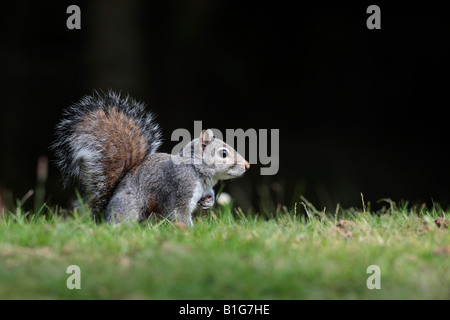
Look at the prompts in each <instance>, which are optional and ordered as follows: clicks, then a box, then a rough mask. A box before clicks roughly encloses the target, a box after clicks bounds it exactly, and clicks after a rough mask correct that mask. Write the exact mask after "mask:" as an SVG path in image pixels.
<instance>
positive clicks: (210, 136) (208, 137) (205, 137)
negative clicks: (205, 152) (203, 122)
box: [199, 129, 214, 149]
mask: <svg viewBox="0 0 450 320" xmlns="http://www.w3.org/2000/svg"><path fill="white" fill-rule="evenodd" d="M199 140H200V143H201V145H202V148H203V149H205V148H206V146H207V145H208V144H210V143H211V141H213V140H214V133H213V132H212V130H211V129H208V130H203V131H202V133H201V134H200V138H199Z"/></svg>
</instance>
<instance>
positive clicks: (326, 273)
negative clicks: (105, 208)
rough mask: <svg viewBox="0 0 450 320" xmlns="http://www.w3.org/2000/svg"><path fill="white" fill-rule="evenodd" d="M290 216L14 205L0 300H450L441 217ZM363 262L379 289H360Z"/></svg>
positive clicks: (3, 241)
mask: <svg viewBox="0 0 450 320" xmlns="http://www.w3.org/2000/svg"><path fill="white" fill-rule="evenodd" d="M300 209H301V210H300ZM304 209H306V210H307V213H308V217H307V216H306V215H305V214H304V213H305V210H304ZM44 211H45V212H44ZM292 211H294V209H293V210H292ZM295 211H297V212H296V213H294V212H287V210H285V211H281V210H279V212H278V213H277V214H275V215H274V216H273V217H271V218H268V219H267V218H266V219H263V218H259V217H257V216H255V215H252V216H249V217H245V216H244V215H243V214H242V212H239V211H235V210H231V209H229V208H225V209H221V210H216V212H215V214H208V215H205V216H203V217H198V218H196V219H195V220H194V224H195V227H194V228H192V229H186V228H183V226H181V227H180V226H177V225H174V224H172V223H170V222H167V221H165V222H160V223H155V222H153V223H142V224H131V225H127V224H124V225H118V226H115V225H109V224H105V223H99V224H95V223H93V222H92V221H91V219H90V218H89V217H80V216H76V215H75V216H73V215H71V216H70V217H66V218H64V217H61V216H59V215H57V214H51V210H50V209H48V208H46V209H45V210H41V214H40V215H31V214H28V215H27V214H25V213H24V212H23V210H22V209H20V207H19V208H18V209H16V210H15V211H14V212H6V213H4V215H3V216H0V299H28V298H33V299H34V298H38V299H141V298H142V299H449V298H450V272H449V270H450V262H449V261H450V260H449V259H450V256H449V255H450V230H449V229H446V228H444V227H443V226H441V227H438V226H437V225H436V224H435V223H434V219H436V218H438V217H444V218H445V217H446V216H447V217H448V213H446V212H443V211H442V210H430V211H427V209H426V208H421V209H417V208H408V207H407V206H406V205H405V206H403V207H401V208H399V207H396V206H392V207H391V208H390V209H387V210H385V211H386V212H383V213H381V214H380V213H377V214H375V213H370V212H369V211H370V209H366V208H364V209H363V210H356V209H350V210H344V211H342V210H340V212H339V216H338V217H335V216H333V215H327V216H325V215H323V214H321V213H320V212H318V211H316V210H315V209H314V208H313V207H312V205H310V204H308V203H307V204H305V207H303V206H301V205H300V204H299V205H298V206H297V207H296V209H295ZM300 211H302V212H303V214H301V213H300ZM43 212H44V213H45V215H42V213H43ZM341 219H345V220H347V221H351V222H348V223H347V224H346V225H344V226H342V224H341V225H340V224H339V221H340V220H341ZM69 265H78V266H79V267H80V268H81V290H69V289H67V287H66V280H67V278H68V277H69V276H70V275H69V274H67V273H66V270H67V267H68V266H69ZM370 265H377V266H379V267H380V269H381V289H380V290H369V289H368V288H367V286H366V281H367V278H368V277H369V276H370V274H367V273H366V270H367V267H368V266H370Z"/></svg>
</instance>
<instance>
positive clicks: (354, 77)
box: [0, 0, 450, 211]
mask: <svg viewBox="0 0 450 320" xmlns="http://www.w3.org/2000/svg"><path fill="white" fill-rule="evenodd" d="M70 4H77V5H79V6H80V8H81V26H82V29H81V30H68V29H67V28H66V19H67V18H68V16H69V15H68V14H66V8H67V7H68V6H69V5H70ZM370 4H377V5H379V6H380V8H381V26H382V29H381V30H368V29H367V27H366V19H367V18H368V16H369V15H368V14H367V13H366V9H367V7H368V6H369V5H370ZM0 24H1V26H0V36H1V42H0V63H1V72H0V88H1V92H0V93H1V94H0V155H1V156H0V185H1V186H2V187H3V190H5V189H6V190H11V191H12V192H13V194H14V196H15V197H18V198H20V197H21V196H23V195H24V194H25V193H26V192H27V191H28V190H29V189H32V188H34V186H35V184H36V163H37V158H38V157H39V155H47V156H48V157H49V159H50V161H51V160H52V158H53V156H52V153H51V152H50V150H49V145H50V144H51V142H52V140H53V138H54V136H53V133H54V128H55V125H56V123H57V122H58V120H59V119H60V117H61V110H62V109H63V108H64V107H67V106H68V105H70V103H71V102H74V101H76V100H78V99H80V98H81V97H82V96H83V95H85V94H90V93H92V91H93V89H103V90H107V89H109V88H112V89H115V90H122V92H125V93H129V94H130V95H132V96H134V97H136V98H138V99H139V100H141V101H144V102H146V103H147V105H148V108H149V110H152V111H154V112H155V113H156V114H157V115H158V121H159V123H160V124H161V126H162V128H163V132H164V137H165V140H166V141H165V144H164V146H163V148H162V149H161V151H164V152H170V150H171V149H172V147H173V146H174V145H175V144H176V143H175V142H171V141H170V135H171V133H172V131H173V130H174V129H176V128H187V129H188V130H190V131H191V132H192V131H193V121H194V120H203V126H204V127H215V128H218V129H222V130H224V129H226V128H243V129H244V130H246V129H248V128H255V129H265V128H266V129H272V128H274V129H280V170H279V172H278V174H277V175H276V176H272V177H261V176H260V175H259V168H258V165H254V166H253V167H252V169H251V170H250V171H249V172H248V173H247V174H246V176H245V177H244V178H242V179H240V180H238V181H234V182H227V184H226V188H227V190H228V191H229V192H231V193H232V194H233V196H234V197H235V198H236V201H237V202H238V203H239V204H240V205H242V206H243V207H244V208H248V207H253V208H254V209H255V210H259V206H260V205H261V203H263V204H265V205H267V206H268V205H269V203H274V204H276V203H278V202H279V203H283V204H286V205H288V206H289V205H291V204H292V202H293V201H298V200H299V195H300V194H303V195H305V196H306V198H308V199H309V200H310V201H311V202H313V203H314V204H315V205H316V206H318V207H323V206H327V208H328V209H329V210H331V211H333V210H334V208H335V206H336V204H337V203H340V205H341V206H342V207H349V206H361V199H360V193H361V192H362V193H363V194H364V198H365V200H366V201H371V202H372V203H375V202H376V201H377V200H379V199H381V198H385V197H388V198H391V199H393V200H395V201H398V200H400V199H407V200H409V201H411V202H418V203H420V202H427V203H428V204H430V203H431V202H432V201H434V202H439V203H441V204H442V205H443V206H448V205H449V204H450V179H449V178H450V170H449V166H448V157H447V148H448V144H447V140H448V138H449V136H450V134H449V133H448V128H447V127H448V122H449V121H448V113H447V112H446V107H448V106H449V101H448V92H449V71H450V70H449V69H450V68H449V67H450V62H449V57H450V55H449V53H450V52H449V51H450V46H449V44H450V37H449V35H450V33H449V31H450V30H449V29H450V22H449V18H448V13H446V11H445V10H444V8H443V7H442V6H441V5H440V2H429V1H428V2H423V3H422V4H421V5H414V4H412V3H411V2H406V1H404V2H397V1H396V4H395V5H394V4H392V3H386V2H384V1H375V2H366V1H355V2H354V3H342V1H340V2H338V3H336V2H330V3H326V2H318V3H317V4H316V5H312V4H296V5H294V4H293V3H291V2H273V1H272V2H269V3H266V4H264V3H262V2H244V1H208V0H195V1H193V0H190V1H179V2H171V1H158V2H153V1H105V0H103V1H95V2H94V1H91V2H80V1H78V2H67V1H58V2H54V3H49V2H42V1H40V2H37V1H21V2H14V3H9V4H2V8H1V15H0ZM47 196H48V197H51V202H52V203H54V204H55V203H56V204H62V205H66V204H67V200H68V199H69V198H70V197H72V196H73V191H72V190H67V191H63V190H62V184H61V182H60V176H59V173H58V171H57V169H56V168H55V167H54V165H53V164H52V163H51V165H50V168H49V179H48V181H47ZM374 205H375V204H374Z"/></svg>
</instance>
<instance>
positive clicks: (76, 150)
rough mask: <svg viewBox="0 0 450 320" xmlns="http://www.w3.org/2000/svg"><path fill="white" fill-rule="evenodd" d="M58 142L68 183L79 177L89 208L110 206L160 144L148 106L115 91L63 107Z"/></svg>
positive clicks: (57, 131)
mask: <svg viewBox="0 0 450 320" xmlns="http://www.w3.org/2000/svg"><path fill="white" fill-rule="evenodd" d="M56 134H57V139H56V141H55V143H54V144H53V146H52V147H53V149H54V150H55V153H56V158H57V164H58V167H59V168H60V170H61V172H62V174H63V178H64V183H65V184H66V185H67V183H68V182H69V181H70V180H72V179H73V178H77V179H78V180H79V181H80V182H81V184H82V185H83V187H84V189H85V192H86V193H87V196H88V199H87V201H89V203H88V205H89V207H90V208H91V209H92V210H93V211H95V212H98V211H102V210H104V209H105V206H106V205H107V202H108V200H109V198H110V197H111V195H112V193H113V192H114V190H115V189H116V187H117V185H118V183H119V182H120V181H121V179H122V178H123V177H124V176H125V175H126V174H127V173H128V172H129V171H130V170H132V169H133V168H134V167H136V166H138V165H140V164H141V163H142V162H143V161H144V159H145V158H146V157H147V155H149V154H152V153H155V152H156V150H157V148H158V147H159V145H160V144H161V133H160V130H159V127H158V125H157V124H156V123H154V116H153V114H151V113H148V112H146V111H145V105H144V104H142V103H140V102H137V101H136V100H134V99H132V98H130V97H129V96H122V95H120V94H118V93H115V92H113V91H109V92H108V93H105V94H103V93H102V94H98V93H95V94H94V95H92V96H85V97H84V98H83V99H81V100H80V101H79V102H77V103H75V104H73V105H72V106H70V107H69V108H68V109H66V110H65V112H64V118H63V120H62V121H61V122H60V123H59V124H58V126H57V130H56Z"/></svg>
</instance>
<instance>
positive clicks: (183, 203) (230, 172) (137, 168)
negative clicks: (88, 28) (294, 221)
mask: <svg viewBox="0 0 450 320" xmlns="http://www.w3.org/2000/svg"><path fill="white" fill-rule="evenodd" d="M112 108H115V109H116V110H118V111H120V112H122V113H124V114H125V115H126V116H127V117H129V118H131V119H133V120H134V121H135V123H137V124H138V126H139V128H140V130H141V131H142V132H143V133H142V134H144V135H145V139H146V141H147V149H146V155H145V158H144V160H143V161H142V162H139V163H134V164H133V166H132V168H131V169H129V170H128V171H126V172H123V174H121V175H118V177H117V180H118V181H115V182H114V184H113V186H114V187H113V189H111V190H105V189H106V184H105V181H106V173H108V172H109V171H108V170H111V169H110V168H108V167H103V166H102V165H101V161H100V159H101V157H104V154H102V151H104V150H105V145H106V144H112V143H114V141H106V140H105V139H102V138H101V137H99V136H98V134H96V133H95V132H90V131H88V133H89V134H84V133H83V134H80V131H79V130H76V126H77V125H80V124H81V122H82V120H83V119H84V117H85V115H86V114H88V113H89V112H93V111H95V110H98V109H102V110H104V111H105V112H108V111H110V110H111V109H112ZM153 118H154V117H153V115H152V114H150V113H145V111H144V105H143V104H141V103H138V102H136V101H135V100H134V99H131V98H130V97H128V96H126V97H121V96H120V95H119V94H116V93H114V92H112V91H109V92H108V93H107V94H106V95H104V96H101V95H98V94H97V95H96V96H88V97H84V98H83V99H82V100H81V101H80V102H78V103H76V104H74V105H73V106H71V107H70V108H69V109H68V110H66V111H65V118H64V119H63V120H62V121H61V122H60V124H59V125H58V127H57V135H58V138H57V141H56V142H55V143H54V144H53V148H54V150H55V152H56V156H57V160H58V165H59V167H60V169H61V171H62V173H63V176H64V181H65V183H66V184H67V183H68V182H69V180H70V179H72V178H78V179H79V180H80V181H81V183H82V184H83V185H84V197H85V198H84V199H92V200H91V202H89V203H88V205H89V207H90V208H91V209H92V210H93V211H94V213H97V212H104V213H105V219H106V221H108V222H114V223H120V222H124V221H136V220H137V221H141V220H144V219H146V218H148V217H149V216H150V215H151V214H153V213H155V214H157V215H158V216H162V217H166V218H169V219H171V220H176V221H182V222H184V223H185V224H186V225H188V226H192V218H191V213H192V211H193V210H194V209H195V207H196V206H199V207H201V208H203V209H207V208H210V207H212V205H213V204H214V191H213V187H214V185H215V184H216V183H217V181H218V180H225V179H231V178H234V177H238V176H240V175H242V174H243V173H244V172H245V171H246V170H247V169H248V168H249V164H248V162H247V161H245V159H244V158H243V157H242V156H240V155H239V154H238V153H237V152H236V151H235V150H234V149H232V148H231V147H230V146H228V145H227V144H226V143H224V142H223V141H221V140H218V139H215V138H214V137H213V136H212V131H211V130H205V131H203V132H202V134H201V135H200V137H199V138H197V139H194V140H193V141H191V142H190V143H189V144H188V145H187V146H186V147H185V148H184V150H183V152H185V153H186V154H190V155H191V157H190V158H188V161H185V159H184V158H183V152H181V153H180V155H176V156H172V155H170V154H165V153H156V150H157V148H158V147H159V145H160V143H161V139H160V136H161V134H160V131H159V128H158V125H157V124H155V123H154V122H153ZM120 129H121V128H117V130H120ZM115 130H116V128H115ZM113 139H114V136H113ZM133 141H134V140H133ZM117 145H119V146H120V144H117ZM223 149H226V151H227V152H226V155H227V157H223ZM218 151H221V152H218ZM221 155H222V156H221ZM114 156H115V155H111V159H112V160H114ZM119 160H123V159H117V161H119Z"/></svg>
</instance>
